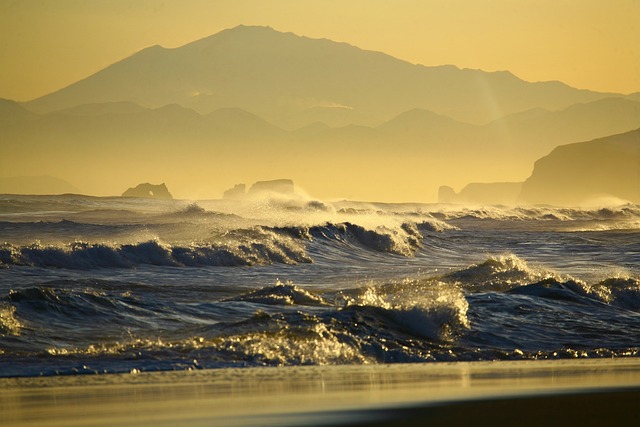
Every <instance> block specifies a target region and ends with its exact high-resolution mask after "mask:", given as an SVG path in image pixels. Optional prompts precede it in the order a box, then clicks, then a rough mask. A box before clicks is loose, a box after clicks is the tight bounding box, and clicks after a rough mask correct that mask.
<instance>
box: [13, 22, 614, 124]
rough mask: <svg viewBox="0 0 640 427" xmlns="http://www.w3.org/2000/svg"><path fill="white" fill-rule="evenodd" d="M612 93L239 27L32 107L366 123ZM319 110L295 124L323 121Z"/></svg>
mask: <svg viewBox="0 0 640 427" xmlns="http://www.w3.org/2000/svg"><path fill="white" fill-rule="evenodd" d="M608 96H616V95H612V94H601V93H595V92H590V91H586V90H577V89H574V88H571V87H569V86H567V85H564V84H563V83H560V82H542V83H528V82H525V81H523V80H520V79H518V78H517V77H516V76H514V75H512V74H511V73H509V72H492V73H488V72H484V71H480V70H469V69H459V68H457V67H454V66H439V67H425V66H422V65H414V64H411V63H408V62H405V61H402V60H399V59H396V58H393V57H391V56H389V55H385V54H383V53H379V52H372V51H366V50H362V49H359V48H357V47H354V46H351V45H349V44H346V43H337V42H333V41H330V40H326V39H311V38H307V37H300V36H297V35H294V34H292V33H281V32H278V31H275V30H273V29H271V28H268V27H245V26H239V27H236V28H233V29H229V30H225V31H222V32H220V33H217V34H215V35H213V36H210V37H207V38H204V39H202V40H198V41H195V42H193V43H189V44H187V45H184V46H182V47H179V48H175V49H166V48H162V47H160V46H152V47H150V48H147V49H144V50H142V51H140V52H138V53H136V54H134V55H132V56H130V57H128V58H125V59H123V60H122V61H120V62H117V63H115V64H113V65H111V66H109V67H107V68H105V69H103V70H101V71H99V72H98V73H96V74H94V75H91V76H89V77H87V78H86V79H84V80H81V81H79V82H76V83H74V84H72V85H70V86H68V87H66V88H63V89H61V90H59V91H57V92H54V93H52V94H49V95H46V96H43V97H41V98H38V99H36V100H33V101H31V102H28V103H25V104H24V105H25V106H26V107H27V108H28V109H30V110H32V111H35V112H51V111H55V110H61V109H67V108H71V107H74V106H77V105H82V104H93V103H108V102H133V103H136V104H139V105H142V106H145V107H149V108H158V107H161V106H164V105H167V104H178V105H181V106H184V107H188V108H193V109H195V110H196V111H198V112H200V113H203V114H206V113H209V112H211V111H214V110H217V109H220V108H240V109H243V110H246V111H249V112H252V113H254V114H257V115H259V116H260V117H263V118H265V119H266V120H268V121H270V122H276V123H277V122H279V121H286V118H287V117H291V116H295V115H296V114H299V113H301V112H302V111H305V110H310V109H311V111H312V112H313V111H316V112H318V113H319V115H320V116H322V115H323V114H325V112H324V111H322V109H321V108H320V109H318V108H317V107H327V106H337V107H341V108H344V109H345V110H349V111H351V112H352V113H357V114H358V115H359V117H360V120H361V121H360V122H359V123H360V124H374V123H375V120H376V119H377V120H378V122H377V123H380V122H382V121H385V120H389V119H391V118H393V117H395V116H397V115H398V114H400V113H402V112H405V111H408V110H411V109H414V108H421V109H426V110H430V111H433V112H435V113H438V114H445V115H448V116H450V117H453V118H456V119H458V120H462V121H467V122H475V123H483V122H487V121H489V120H495V119H498V118H500V117H502V116H504V115H507V114H511V113H515V112H519V111H524V110H527V109H531V108H545V109H548V110H556V109H561V108H566V107H568V106H570V105H573V104H576V103H579V102H589V101H593V100H596V99H600V98H603V97H608ZM314 108H315V109H316V110H314ZM311 116H312V117H309V118H308V119H307V120H305V121H302V122H296V126H298V127H300V126H304V125H306V124H310V123H313V122H314V121H318V117H313V114H311ZM367 117H369V118H370V121H368V122H367V121H366V120H365V118H367Z"/></svg>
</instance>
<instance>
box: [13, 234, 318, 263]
mask: <svg viewBox="0 0 640 427" xmlns="http://www.w3.org/2000/svg"><path fill="white" fill-rule="evenodd" d="M254 234H257V236H258V237H259V238H258V239H253V238H251V237H247V236H244V237H243V238H241V239H237V240H233V239H225V241H222V242H219V243H211V244H206V243H199V244H195V243H194V244H191V245H185V246H180V245H169V244H165V243H162V242H160V241H158V240H149V241H146V242H141V243H136V244H124V245H118V244H107V243H86V242H74V243H71V244H68V245H62V246H53V245H49V246H45V245H41V244H39V243H34V244H32V245H29V246H23V247H20V246H14V245H11V244H7V243H5V244H3V245H2V246H0V265H5V266H10V265H15V266H32V267H54V268H67V269H84V270H87V269H95V268H131V267H135V266H138V265H156V266H169V267H201V266H248V265H256V264H271V263H283V264H297V263H306V262H311V259H310V258H309V257H308V256H307V255H306V253H305V250H304V245H303V244H302V243H300V242H298V241H295V240H294V239H290V238H283V237H282V236H280V235H276V234H275V233H269V232H264V231H258V232H257V233H254ZM252 237H255V236H252Z"/></svg>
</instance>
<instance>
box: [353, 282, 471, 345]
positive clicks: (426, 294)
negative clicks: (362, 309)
mask: <svg viewBox="0 0 640 427" xmlns="http://www.w3.org/2000/svg"><path fill="white" fill-rule="evenodd" d="M347 305H348V306H353V305H356V306H373V307H379V308H382V309H384V310H386V312H387V314H388V316H387V317H388V318H389V319H391V320H392V321H393V322H395V323H396V324H397V325H398V326H400V327H401V329H404V330H406V331H407V332H409V333H410V334H412V335H415V336H418V337H421V338H426V339H428V340H432V341H450V340H453V339H454V338H455V336H456V335H457V334H458V333H459V332H460V331H462V330H464V329H468V328H469V319H468V317H467V311H468V309H469V303H468V302H467V300H466V298H465V297H464V294H463V292H462V290H461V289H460V288H459V287H457V286H454V285H451V284H448V283H443V282H434V281H423V280H419V279H405V280H403V281H401V282H399V283H391V284H387V285H382V286H373V287H368V288H366V289H365V290H364V292H363V293H361V294H360V295H358V296H356V297H354V298H351V299H350V300H348V301H347Z"/></svg>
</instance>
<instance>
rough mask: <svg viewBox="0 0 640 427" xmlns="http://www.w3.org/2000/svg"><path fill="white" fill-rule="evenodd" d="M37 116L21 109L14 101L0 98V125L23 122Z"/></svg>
mask: <svg viewBox="0 0 640 427" xmlns="http://www.w3.org/2000/svg"><path fill="white" fill-rule="evenodd" d="M36 117H37V115H36V114H34V113H32V112H31V111H28V110H27V109H26V108H24V107H22V106H21V105H20V104H18V103H17V102H16V101H12V100H10V99H2V98H0V125H5V124H11V123H17V122H23V121H27V120H32V119H34V118H36Z"/></svg>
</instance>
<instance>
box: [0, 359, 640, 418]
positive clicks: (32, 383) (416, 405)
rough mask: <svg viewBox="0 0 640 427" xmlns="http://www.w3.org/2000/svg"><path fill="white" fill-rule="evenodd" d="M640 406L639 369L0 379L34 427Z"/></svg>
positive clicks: (549, 364) (539, 367)
mask: <svg viewBox="0 0 640 427" xmlns="http://www.w3.org/2000/svg"><path fill="white" fill-rule="evenodd" d="M638 404H640V359H638V358H618V359H572V360H539V361H506V362H505V361H501V362H456V363H427V364H387V365H346V366H344V365H343V366H292V367H277V368H232V369H219V370H194V371H179V372H178V371H171V372H149V373H146V372H142V373H131V374H107V375H76V376H52V377H26V378H3V379H0V413H2V414H3V415H2V419H3V423H2V424H3V426H24V427H26V426H63V425H65V426H85V425H92V426H103V425H104V426H107V425H136V426H142V425H154V426H170V425H181V426H182V425H189V426H197V425H221V426H224V425H229V426H231V425H233V426H252V425H274V426H275V425H289V426H294V425H306V426H320V425H380V426H382V425H394V426H395V425H416V423H421V422H423V421H424V422H426V421H427V420H430V421H429V422H430V423H436V425H440V424H444V423H473V425H489V424H491V425H502V424H507V423H511V422H513V423H518V424H519V425H534V424H539V423H540V422H545V424H547V425H556V424H557V425H560V424H565V423H567V422H573V423H580V424H581V425H582V426H584V425H603V423H605V421H606V423H605V424H609V423H612V422H625V423H626V422H631V423H632V424H631V425H635V424H637V421H639V420H640V414H639V413H638V411H637V408H638ZM634 423H635V424H634ZM454 425H458V424H454Z"/></svg>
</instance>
